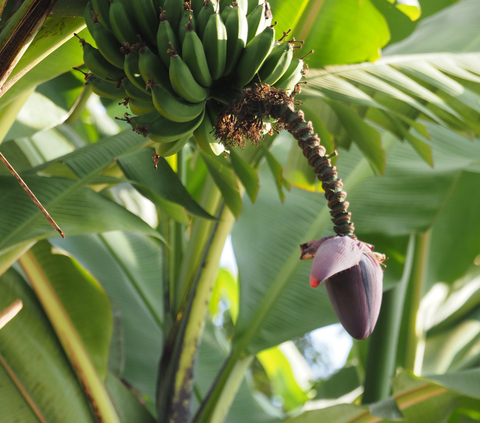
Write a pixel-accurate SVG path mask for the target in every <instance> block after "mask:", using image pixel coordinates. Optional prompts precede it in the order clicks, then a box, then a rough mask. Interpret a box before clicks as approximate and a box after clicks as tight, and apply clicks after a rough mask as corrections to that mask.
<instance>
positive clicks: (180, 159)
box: [172, 150, 186, 281]
mask: <svg viewBox="0 0 480 423" xmlns="http://www.w3.org/2000/svg"><path fill="white" fill-rule="evenodd" d="M177 175H178V177H179V179H180V181H181V182H182V184H183V185H185V183H186V178H185V176H186V172H185V163H184V155H183V150H180V151H179V152H178V153H177ZM172 244H173V245H172V258H173V260H172V271H173V274H172V280H173V281H176V280H177V278H178V273H179V272H180V266H181V264H182V258H183V252H184V249H185V226H184V225H182V224H181V223H179V222H175V221H174V222H173V231H172Z"/></svg>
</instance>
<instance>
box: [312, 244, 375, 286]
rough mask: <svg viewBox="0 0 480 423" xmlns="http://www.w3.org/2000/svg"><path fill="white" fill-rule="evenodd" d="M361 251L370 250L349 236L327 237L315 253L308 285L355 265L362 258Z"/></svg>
mask: <svg viewBox="0 0 480 423" xmlns="http://www.w3.org/2000/svg"><path fill="white" fill-rule="evenodd" d="M362 250H363V251H370V249H369V248H368V247H367V246H364V245H363V243H362V242H360V241H355V240H353V239H352V238H350V237H349V236H334V237H328V239H325V241H324V242H322V243H321V244H320V246H319V248H318V250H317V252H316V254H315V258H314V259H313V263H312V270H311V272H310V285H311V286H312V287H314V288H315V287H317V286H318V285H320V283H322V282H323V281H324V280H325V279H328V278H330V277H331V276H333V275H336V274H337V273H339V272H342V271H344V270H347V269H349V268H350V267H353V266H355V265H356V264H358V263H359V261H360V260H361V259H362V256H363V254H364V253H363V252H362Z"/></svg>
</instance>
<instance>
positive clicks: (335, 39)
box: [270, 0, 390, 68]
mask: <svg viewBox="0 0 480 423" xmlns="http://www.w3.org/2000/svg"><path fill="white" fill-rule="evenodd" d="M270 3H271V6H272V12H273V20H274V21H278V22H279V24H278V26H276V27H275V28H276V31H277V39H278V38H280V36H281V34H282V32H284V31H288V30H289V29H291V30H292V35H293V36H294V37H295V38H296V39H297V40H304V41H305V44H304V45H303V48H302V50H301V51H300V53H298V55H299V56H303V55H304V54H305V53H306V52H308V51H309V50H310V49H314V50H315V54H314V55H312V56H310V57H309V59H308V65H309V66H311V67H314V68H318V67H320V66H325V65H331V64H342V63H357V62H363V61H373V60H376V59H378V58H379V51H380V49H381V48H382V47H383V46H385V44H387V42H388V40H389V36H390V34H389V30H388V27H387V24H386V22H385V20H384V18H383V16H382V15H381V14H380V12H379V11H378V10H377V9H376V8H375V7H374V6H373V4H372V2H371V1H370V0H368V1H362V2H361V3H359V2H357V1H354V0H348V1H344V2H341V3H340V2H338V1H335V0H326V1H322V2H318V1H314V0H302V1H296V2H286V1H281V0H273V1H271V2H270Z"/></svg>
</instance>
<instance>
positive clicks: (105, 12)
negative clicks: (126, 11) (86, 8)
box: [90, 0, 111, 33]
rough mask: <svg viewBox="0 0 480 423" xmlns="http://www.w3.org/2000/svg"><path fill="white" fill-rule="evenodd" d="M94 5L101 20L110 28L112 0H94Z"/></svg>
mask: <svg viewBox="0 0 480 423" xmlns="http://www.w3.org/2000/svg"><path fill="white" fill-rule="evenodd" d="M92 6H93V10H94V11H95V13H96V15H97V18H98V20H99V22H101V23H102V24H103V25H105V26H106V27H107V28H108V29H110V28H111V26H110V0H92ZM90 33H92V32H91V31H90Z"/></svg>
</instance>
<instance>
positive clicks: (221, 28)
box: [203, 13, 227, 80]
mask: <svg viewBox="0 0 480 423" xmlns="http://www.w3.org/2000/svg"><path fill="white" fill-rule="evenodd" d="M203 49H204V50H205V56H206V58H207V63H208V69H209V70H210V75H211V76H212V79H213V80H215V79H218V78H220V77H221V76H222V74H223V71H224V70H225V64H226V61H227V29H226V28H225V24H224V23H223V21H222V18H221V17H220V15H219V14H218V13H214V14H213V15H210V18H209V19H208V23H207V26H206V27H205V33H204V34H203Z"/></svg>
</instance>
